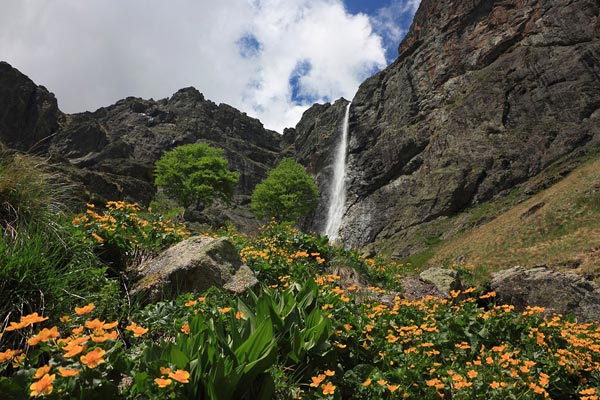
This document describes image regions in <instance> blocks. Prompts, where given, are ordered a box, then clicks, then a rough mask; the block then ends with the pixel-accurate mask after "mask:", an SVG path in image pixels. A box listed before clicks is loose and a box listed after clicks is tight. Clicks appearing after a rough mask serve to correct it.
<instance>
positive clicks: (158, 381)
mask: <svg viewBox="0 0 600 400" xmlns="http://www.w3.org/2000/svg"><path fill="white" fill-rule="evenodd" d="M154 382H156V384H157V385H158V387H159V388H165V387H167V386H169V385H170V384H171V383H173V381H172V380H170V379H168V378H167V379H163V378H155V379H154Z"/></svg>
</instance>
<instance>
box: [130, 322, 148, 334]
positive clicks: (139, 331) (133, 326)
mask: <svg viewBox="0 0 600 400" xmlns="http://www.w3.org/2000/svg"><path fill="white" fill-rule="evenodd" d="M125 329H127V330H128V331H131V332H133V336H135V337H140V336H142V335H143V334H144V333H146V332H148V328H144V327H142V326H139V325H138V324H136V323H135V322H132V323H131V324H130V325H129V326H127V327H126V328H125Z"/></svg>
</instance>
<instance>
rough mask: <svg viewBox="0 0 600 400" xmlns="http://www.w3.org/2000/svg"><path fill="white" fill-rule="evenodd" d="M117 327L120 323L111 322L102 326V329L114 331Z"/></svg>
mask: <svg viewBox="0 0 600 400" xmlns="http://www.w3.org/2000/svg"><path fill="white" fill-rule="evenodd" d="M117 325H119V321H114V322H109V323H107V324H104V325H102V329H106V330H109V329H113V328H116V326H117Z"/></svg>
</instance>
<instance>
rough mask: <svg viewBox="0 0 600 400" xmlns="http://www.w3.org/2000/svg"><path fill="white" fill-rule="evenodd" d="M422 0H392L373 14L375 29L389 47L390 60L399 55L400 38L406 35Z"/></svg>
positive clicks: (372, 21) (372, 20)
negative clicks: (397, 50) (397, 51)
mask: <svg viewBox="0 0 600 400" xmlns="http://www.w3.org/2000/svg"><path fill="white" fill-rule="evenodd" d="M420 4H421V0H392V1H391V2H390V4H389V5H388V6H386V7H381V8H380V9H379V10H377V12H376V13H375V14H374V15H372V16H371V23H372V25H373V29H374V30H375V32H377V34H379V35H381V37H382V38H383V40H384V43H385V47H386V49H387V58H388V61H392V60H393V59H394V58H395V56H396V55H397V53H396V49H397V47H398V44H399V43H400V40H401V39H402V38H403V37H404V35H406V33H407V31H408V28H409V27H410V22H411V21H412V18H413V16H414V15H415V13H416V12H417V9H418V8H419V5H420Z"/></svg>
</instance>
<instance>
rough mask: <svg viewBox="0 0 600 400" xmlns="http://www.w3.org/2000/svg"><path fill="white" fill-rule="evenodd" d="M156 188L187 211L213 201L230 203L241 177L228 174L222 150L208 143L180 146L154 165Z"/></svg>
mask: <svg viewBox="0 0 600 400" xmlns="http://www.w3.org/2000/svg"><path fill="white" fill-rule="evenodd" d="M155 172H156V178H155V183H156V185H157V186H160V187H163V188H164V190H165V192H166V193H167V194H168V195H169V196H171V197H173V198H174V199H176V200H177V201H178V202H179V203H180V204H181V205H182V206H184V207H185V208H187V207H189V206H191V205H192V204H194V203H196V207H197V208H200V207H207V206H209V205H211V204H212V202H213V201H214V199H216V198H221V199H223V200H226V201H228V200H230V199H231V197H232V196H233V190H234V188H235V185H236V183H237V181H238V180H239V174H238V173H237V172H233V171H230V170H229V167H228V163H227V160H226V159H225V158H224V157H223V150H221V149H215V148H214V147H211V146H209V145H207V144H205V143H195V144H188V145H184V146H179V147H177V148H175V149H174V150H171V151H168V152H166V153H165V154H163V156H162V158H161V159H160V160H158V161H157V162H156V165H155Z"/></svg>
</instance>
